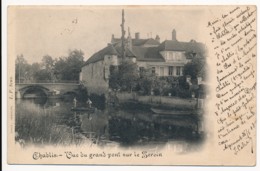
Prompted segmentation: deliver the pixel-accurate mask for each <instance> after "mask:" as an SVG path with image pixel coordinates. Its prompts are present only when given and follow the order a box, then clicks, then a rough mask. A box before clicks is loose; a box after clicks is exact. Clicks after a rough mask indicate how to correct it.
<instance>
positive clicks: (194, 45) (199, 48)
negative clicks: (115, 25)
mask: <svg viewBox="0 0 260 171" xmlns="http://www.w3.org/2000/svg"><path fill="white" fill-rule="evenodd" d="M156 42H157V41H156V40H154V39H132V49H131V50H130V49H128V48H126V56H127V57H136V59H137V61H151V62H164V61H165V59H164V58H163V57H162V55H161V54H160V52H161V51H184V52H186V53H187V55H186V56H187V58H189V59H191V58H192V57H193V54H194V53H195V54H204V53H205V51H206V47H205V45H204V44H202V43H198V42H195V41H191V42H179V41H174V40H165V41H164V42H162V43H161V44H159V42H157V43H158V45H157V46H145V45H146V44H147V45H156V44H157V43H156ZM105 55H118V56H122V49H121V40H120V39H116V38H114V43H113V44H109V45H108V46H107V47H105V48H103V49H102V50H100V51H98V52H97V53H95V54H94V55H92V56H91V57H90V58H89V59H88V60H87V62H86V63H85V64H89V63H93V62H97V61H100V60H103V59H104V56H105Z"/></svg>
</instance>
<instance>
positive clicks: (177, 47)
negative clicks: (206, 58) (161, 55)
mask: <svg viewBox="0 0 260 171" xmlns="http://www.w3.org/2000/svg"><path fill="white" fill-rule="evenodd" d="M159 49H160V50H161V51H163V50H165V51H185V52H193V53H203V52H205V45H204V44H202V43H199V42H195V41H190V42H179V41H174V40H165V41H164V42H162V43H161V44H160V46H159Z"/></svg>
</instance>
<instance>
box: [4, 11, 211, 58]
mask: <svg viewBox="0 0 260 171" xmlns="http://www.w3.org/2000/svg"><path fill="white" fill-rule="evenodd" d="M122 9H124V10H125V30H126V31H127V30H128V29H127V28H128V27H129V28H130V34H131V36H132V38H133V37H134V35H135V33H136V32H139V33H140V38H150V37H152V38H155V36H156V35H159V36H160V38H161V41H164V40H166V39H168V40H170V39H171V32H172V30H173V29H175V30H176V32H177V39H178V40H179V41H190V40H191V39H194V40H196V41H199V42H202V43H204V42H205V40H204V39H203V38H204V37H203V29H204V28H205V26H206V24H207V21H206V20H205V11H206V7H194V6H193V7H189V6H186V7H173V6H172V7H171V6H167V7H166V6H156V7H155V6H154V7H152V6H109V7H108V6H99V7H97V6H96V7H95V6H48V7H47V6H42V7H36V6H23V7H22V6H20V7H12V8H9V13H8V29H9V34H10V35H11V37H12V39H11V40H13V42H12V41H11V42H12V43H11V47H12V50H13V54H16V55H19V54H23V56H24V57H25V59H26V60H27V61H28V62H29V63H33V62H40V61H41V59H42V57H43V56H44V55H50V56H52V57H53V58H58V57H62V56H66V55H67V54H68V52H69V51H70V50H74V49H79V50H82V51H83V52H84V58H85V60H87V59H88V58H89V57H90V56H91V55H93V54H94V53H95V52H97V51H98V50H100V49H102V48H104V47H105V46H106V45H107V44H108V43H110V41H111V35H112V34H114V35H115V37H118V38H119V37H120V36H121V28H120V24H121V20H122V18H121V17H122V15H121V14H122ZM127 34H128V33H127Z"/></svg>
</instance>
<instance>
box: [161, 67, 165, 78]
mask: <svg viewBox="0 0 260 171" xmlns="http://www.w3.org/2000/svg"><path fill="white" fill-rule="evenodd" d="M160 76H164V67H160Z"/></svg>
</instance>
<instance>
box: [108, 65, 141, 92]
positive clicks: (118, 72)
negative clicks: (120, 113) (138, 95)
mask: <svg viewBox="0 0 260 171" xmlns="http://www.w3.org/2000/svg"><path fill="white" fill-rule="evenodd" d="M110 70H111V74H110V78H109V86H110V88H112V89H114V90H119V89H121V90H122V91H132V90H133V88H135V87H136V85H137V80H138V78H139V72H138V66H137V65H136V64H135V63H133V62H131V61H123V62H122V63H121V64H120V65H119V66H118V67H115V68H111V69H110Z"/></svg>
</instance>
